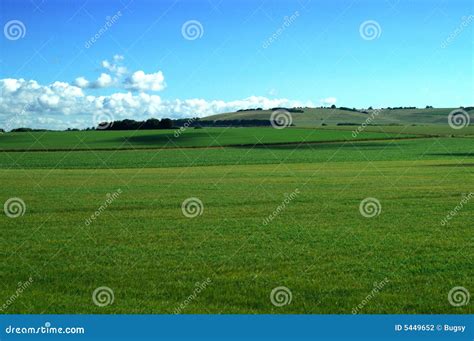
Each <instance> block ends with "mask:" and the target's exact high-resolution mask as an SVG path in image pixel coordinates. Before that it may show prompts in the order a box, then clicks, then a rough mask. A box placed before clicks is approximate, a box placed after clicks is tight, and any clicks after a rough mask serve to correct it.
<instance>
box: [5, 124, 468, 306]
mask: <svg viewBox="0 0 474 341" xmlns="http://www.w3.org/2000/svg"><path fill="white" fill-rule="evenodd" d="M328 128H329V127H324V129H297V128H286V129H282V130H276V129H271V128H232V129H225V128H207V129H198V130H194V129H189V130H187V131H186V132H185V133H184V134H183V135H181V136H179V137H177V138H176V137H174V135H173V134H174V131H158V132H157V131H141V132H138V133H137V132H48V133H41V132H38V133H33V134H29V133H18V134H3V135H0V150H2V152H1V153H0V178H1V183H2V186H1V187H0V199H1V200H2V202H6V201H7V200H8V199H9V198H11V197H18V198H21V199H22V200H23V201H24V202H25V204H26V212H25V213H24V215H23V216H20V217H18V218H9V217H7V216H6V215H4V214H3V215H2V216H1V217H0V221H1V225H2V227H3V233H2V238H1V239H0V243H1V245H0V250H1V251H0V252H1V253H2V259H3V261H2V262H1V263H0V266H1V269H0V273H1V286H0V297H1V299H2V301H7V300H8V299H9V298H10V297H11V296H12V295H13V294H14V293H15V291H16V290H17V288H18V283H19V282H25V281H27V280H28V278H30V277H31V278H32V284H31V285H30V286H28V288H26V289H25V290H24V291H23V293H22V294H21V295H20V296H19V297H18V298H16V299H15V300H13V302H12V303H11V304H9V305H8V306H7V307H6V308H5V306H4V307H3V308H2V312H3V313H50V314H54V313H100V314H102V313H174V312H176V309H177V308H178V307H180V306H184V308H180V310H179V312H180V313H204V314H206V313H345V314H351V313H352V311H353V309H354V308H355V307H357V306H358V305H360V304H361V302H363V301H364V300H366V298H367V296H368V295H369V294H370V293H371V291H372V290H373V288H374V283H380V282H382V281H384V280H385V279H387V281H388V282H387V284H385V285H384V286H383V288H382V289H381V290H380V292H379V293H377V295H374V296H373V297H372V298H371V299H370V300H368V301H367V302H366V304H363V307H362V308H360V309H359V311H358V312H359V313H367V314H375V313H384V314H385V313H392V314H395V313H407V314H412V313H418V314H431V313H448V314H459V313H460V314H467V313H473V312H474V310H473V308H472V307H473V306H472V304H468V305H465V306H461V307H455V306H453V305H451V304H450V303H449V301H448V293H449V291H450V290H451V289H452V288H453V287H456V286H462V287H465V288H467V289H468V290H469V291H470V292H473V291H474V285H473V284H474V283H473V278H474V276H473V275H474V271H473V267H472V257H473V256H474V252H473V250H474V247H473V246H474V240H473V237H472V216H473V213H474V203H473V202H469V203H467V204H466V205H464V206H463V208H462V210H459V212H458V213H457V215H456V216H455V217H453V218H452V220H450V222H449V223H448V224H447V225H444V226H443V225H442V224H441V221H442V219H443V218H444V217H446V215H447V214H448V213H449V212H450V211H451V210H453V209H454V208H455V207H456V206H457V205H459V203H460V201H461V200H462V199H463V195H464V196H465V195H467V194H469V193H471V192H474V189H473V187H472V184H473V183H474V182H473V180H474V173H473V171H474V138H472V137H471V136H470V132H467V133H466V130H465V131H464V133H459V132H454V130H451V131H453V133H452V134H450V131H449V130H448V129H446V128H445V127H439V129H436V128H435V127H429V129H428V128H423V129H421V128H420V127H413V128H419V129H418V130H416V129H415V130H410V129H409V128H410V127H406V128H405V127H369V128H370V129H369V128H367V131H366V132H364V133H362V134H360V135H359V136H358V137H357V139H354V138H352V136H351V129H348V128H350V127H337V129H339V130H335V129H336V127H332V129H331V130H329V129H328ZM465 129H467V130H469V129H471V127H468V128H465ZM463 130H464V129H463ZM469 131H471V130H469ZM434 135H436V136H434ZM451 135H456V136H451ZM364 140H365V141H364ZM208 147H212V148H208ZM118 190H120V191H121V193H120V195H118V196H117V197H116V198H115V199H114V200H113V201H112V202H111V203H110V204H108V205H107V207H106V209H104V210H101V206H104V203H105V202H106V200H107V199H108V198H110V196H107V194H112V193H117V191H118ZM296 190H297V192H298V194H297V195H295V196H294V198H293V199H292V200H288V198H289V196H290V195H292V194H294V193H295V191H296ZM192 197H195V198H199V199H200V200H201V201H202V204H203V210H202V214H201V215H199V216H197V217H194V218H189V217H186V216H185V215H184V214H183V212H182V208H181V205H182V203H183V201H184V200H186V199H187V198H192ZM369 197H370V198H376V199H378V200H379V202H380V205H381V206H380V207H381V211H380V214H378V215H376V216H374V217H371V218H367V217H364V216H363V215H362V214H361V213H360V211H359V205H360V203H361V201H362V200H364V199H365V198H369ZM285 199H286V200H287V203H286V204H285V206H284V208H283V209H278V207H279V206H280V208H281V206H282V203H284V202H285ZM277 210H278V211H279V212H278V213H277V214H274V212H276V211H277ZM97 211H100V214H99V215H98V216H97V218H96V219H94V220H93V221H90V222H89V223H88V224H87V223H86V222H87V219H88V218H89V217H90V216H91V215H92V214H94V212H97ZM269 216H272V217H273V219H272V220H271V221H270V222H268V219H267V221H266V220H265V219H266V218H268V217H269ZM207 279H209V280H208V281H209V284H208V285H207V286H206V287H205V289H203V290H202V291H201V292H199V293H198V294H197V295H195V296H194V297H193V298H192V299H189V297H190V296H191V295H193V293H195V289H196V285H197V283H203V282H205V281H206V280H207ZM101 286H106V287H109V288H111V289H112V290H113V292H114V302H113V304H110V305H107V306H105V307H99V306H97V305H95V304H94V303H93V301H92V294H93V292H94V290H95V289H96V288H98V287H101ZM280 286H284V287H287V288H288V289H289V290H290V291H291V294H292V300H291V303H290V304H288V305H284V306H282V307H278V306H275V305H274V304H272V302H271V299H270V294H271V292H272V290H273V289H274V288H276V287H280Z"/></svg>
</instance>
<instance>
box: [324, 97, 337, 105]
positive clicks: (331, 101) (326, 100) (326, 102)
mask: <svg viewBox="0 0 474 341" xmlns="http://www.w3.org/2000/svg"><path fill="white" fill-rule="evenodd" d="M336 102H337V99H336V97H326V98H323V99H321V103H322V104H323V105H333V104H336Z"/></svg>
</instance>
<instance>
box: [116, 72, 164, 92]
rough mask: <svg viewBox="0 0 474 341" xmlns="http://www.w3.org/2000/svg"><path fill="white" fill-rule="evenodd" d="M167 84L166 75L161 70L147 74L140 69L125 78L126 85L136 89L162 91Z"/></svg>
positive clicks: (128, 87)
mask: <svg viewBox="0 0 474 341" xmlns="http://www.w3.org/2000/svg"><path fill="white" fill-rule="evenodd" d="M165 86H166V84H165V77H164V76H163V72H161V71H158V72H156V73H149V74H146V73H145V72H143V71H141V70H140V71H136V72H134V73H133V74H132V75H131V76H130V77H128V78H127V79H126V80H125V87H126V88H127V89H130V90H136V91H160V90H163V89H164V88H165Z"/></svg>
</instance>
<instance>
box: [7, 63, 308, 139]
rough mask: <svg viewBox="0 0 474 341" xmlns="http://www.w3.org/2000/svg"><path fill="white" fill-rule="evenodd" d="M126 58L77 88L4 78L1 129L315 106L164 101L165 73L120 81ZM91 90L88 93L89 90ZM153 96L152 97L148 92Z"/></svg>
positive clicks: (255, 98)
mask: <svg viewBox="0 0 474 341" xmlns="http://www.w3.org/2000/svg"><path fill="white" fill-rule="evenodd" d="M122 60H123V57H122V56H120V55H116V56H114V58H113V62H107V63H105V64H104V63H102V66H103V67H104V68H105V69H106V70H107V71H108V73H107V72H103V73H101V74H100V76H99V77H98V78H97V79H96V80H93V81H89V80H87V79H86V78H84V77H78V78H76V79H75V81H74V82H73V84H69V83H65V82H54V83H52V84H49V85H41V84H39V83H38V82H36V81H34V80H25V79H22V78H20V79H14V78H6V79H0V93H1V96H0V128H3V129H6V130H10V129H13V128H17V127H33V128H49V129H65V128H68V127H70V128H85V127H92V126H94V125H95V124H96V122H95V121H94V117H95V116H104V115H105V116H108V117H112V118H113V119H117V120H118V119H124V118H129V119H135V120H144V119H147V118H151V117H153V118H165V117H169V118H186V117H204V116H208V115H214V114H218V113H223V112H230V111H235V110H238V109H249V108H257V107H260V108H273V107H280V106H281V107H295V106H312V105H313V104H312V103H310V102H308V103H302V102H298V101H291V100H288V99H284V98H281V99H269V98H266V97H258V96H252V97H248V98H244V99H241V100H235V101H222V100H213V101H207V100H204V99H199V98H195V99H185V100H182V99H174V100H165V99H162V98H161V97H160V96H158V95H157V94H155V93H154V92H156V91H160V90H163V88H164V87H165V82H164V75H163V73H162V72H161V71H158V72H156V73H150V74H146V73H145V72H144V71H136V72H133V73H132V74H130V75H128V76H127V77H125V78H124V79H123V80H121V79H120V77H121V76H123V75H124V73H125V72H126V71H125V70H126V69H120V68H121V67H122V66H120V65H118V64H117V63H119V62H121V61H122ZM107 87H118V88H119V87H121V89H119V91H118V92H116V93H112V94H110V95H97V94H95V91H96V90H89V89H98V88H107ZM86 90H87V91H88V93H87V94H86V93H85V92H84V91H86ZM147 92H151V93H147Z"/></svg>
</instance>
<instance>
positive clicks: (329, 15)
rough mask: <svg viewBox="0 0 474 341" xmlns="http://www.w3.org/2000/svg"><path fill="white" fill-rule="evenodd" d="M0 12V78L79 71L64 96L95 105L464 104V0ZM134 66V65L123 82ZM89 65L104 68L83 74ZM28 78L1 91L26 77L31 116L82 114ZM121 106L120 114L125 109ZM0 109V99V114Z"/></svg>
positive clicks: (16, 4)
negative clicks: (10, 35) (192, 25)
mask: <svg viewBox="0 0 474 341" xmlns="http://www.w3.org/2000/svg"><path fill="white" fill-rule="evenodd" d="M0 10H1V11H0V12H1V14H0V18H1V23H2V26H4V35H3V36H2V37H1V38H2V39H1V43H0V44H1V45H0V48H1V52H0V59H1V63H0V79H15V80H19V79H23V80H25V81H31V80H34V81H35V82H37V83H38V84H39V86H41V87H48V86H49V85H51V84H53V83H54V82H57V81H59V82H62V83H67V84H68V85H70V86H71V87H77V85H78V83H77V78H79V77H82V78H84V79H87V80H88V82H89V83H88V86H86V87H82V88H81V90H82V92H83V93H82V95H81V96H80V95H78V94H77V93H76V95H77V96H78V97H84V98H85V97H86V96H91V98H92V97H94V101H96V102H97V103H98V101H99V100H98V99H97V98H99V97H100V98H102V99H101V100H100V101H101V102H100V103H101V104H97V103H96V102H94V103H96V104H94V105H95V107H100V110H103V111H106V109H107V107H106V104H110V102H113V101H112V100H111V98H110V97H109V96H113V95H114V94H127V93H130V95H129V96H130V97H128V98H125V97H124V96H125V95H121V97H120V96H118V97H117V96H116V97H115V98H116V99H118V101H120V102H124V101H125V102H127V101H128V102H127V103H129V102H130V101H133V100H137V101H142V100H143V101H145V102H146V105H149V106H150V108H149V110H145V112H146V113H144V115H145V116H160V115H165V114H167V116H173V115H175V116H176V115H177V116H186V115H189V114H190V112H191V111H194V110H196V111H197V112H198V113H199V115H204V114H206V113H209V114H212V113H214V112H215V111H221V110H223V111H226V110H228V109H233V108H234V107H235V106H239V105H241V106H244V107H245V106H251V105H253V104H255V103H257V104H265V103H269V104H273V103H275V100H276V101H278V100H280V102H278V103H279V104H280V103H281V104H294V103H299V104H308V103H309V104H312V105H317V106H319V105H321V104H323V103H325V104H327V103H333V102H334V101H335V102H336V104H337V105H341V106H349V107H368V106H373V107H385V106H420V107H421V106H422V107H424V106H425V105H433V106H435V107H457V106H461V105H464V106H467V105H473V104H474V103H473V102H474V101H473V98H474V96H473V93H474V91H473V90H474V84H473V69H474V64H473V63H474V62H473V41H474V39H473V38H474V35H473V33H474V31H473V27H474V17H473V16H472V15H473V14H474V11H473V2H472V1H468V0H451V1H447V0H446V1H436V0H433V1H428V0H416V1H415V0H412V1H407V0H387V1H383V0H382V1H375V0H373V1H350V0H335V1H289V0H286V1H285V0H279V1H278V0H277V1H258V0H254V1H250V0H241V1H217V0H203V1H198V0H195V1H172V0H163V1H151V0H147V1H143V0H133V1H130V0H122V1H99V0H89V1H82V0H80V1H65V0H63V1H60V0H54V1H49V0H45V1H41V0H35V1H33V0H32V1H29V0H20V1H18V0H15V1H13V0H1V8H0ZM117 13H120V16H118V19H117V20H115V21H114V23H112V24H111V25H110V27H109V28H108V29H107V30H106V31H105V32H103V33H101V34H100V37H99V38H98V39H97V41H95V42H94V43H92V44H89V45H90V46H86V45H87V42H88V41H90V38H91V37H93V36H94V35H96V34H97V33H98V32H99V30H100V29H101V27H103V26H104V25H105V23H106V21H107V19H106V18H107V17H108V18H109V19H110V18H111V17H113V16H114V15H116V16H117ZM285 17H286V18H285ZM116 18H117V17H116ZM12 20H18V21H20V22H21V23H22V24H23V25H24V27H25V32H24V36H22V37H20V38H18V39H7V37H6V33H5V26H6V25H7V23H9V22H11V21H12ZM190 20H194V21H197V22H198V23H199V24H200V26H201V27H202V30H201V27H198V30H200V34H199V36H198V37H197V38H196V39H191V40H190V39H186V37H184V36H183V33H182V28H183V25H184V24H185V23H186V22H188V21H190ZM285 22H286V25H285ZM365 22H369V24H368V25H369V26H370V25H372V27H373V28H375V35H374V36H370V27H369V28H368V29H369V33H367V34H369V35H367V34H366V35H365V36H364V35H363V34H361V30H362V29H363V27H364V25H363V23H365ZM370 23H372V24H370ZM361 25H362V27H361ZM272 36H273V37H274V38H273V41H271V42H270V41H269V39H270V38H271V37H272ZM371 38H374V39H371ZM113 56H117V58H116V61H114V59H113ZM104 60H107V61H108V62H109V65H112V66H116V67H119V66H121V67H123V68H124V69H125V68H126V72H125V71H124V72H123V73H122V74H121V75H119V76H120V77H117V74H116V73H114V72H113V71H111V70H110V68H109V69H104V67H103V61H104ZM137 71H142V74H137V75H136V79H135V81H136V82H134V81H131V80H130V79H131V78H130V77H131V76H132V75H133V73H134V72H137ZM158 72H161V76H160V75H158ZM102 73H106V74H107V75H108V76H110V78H111V80H110V81H106V82H103V83H101V82H96V80H97V79H98V77H99V76H100V75H101V74H102ZM146 75H150V77H146ZM139 76H140V77H139ZM160 77H163V78H164V79H159V78H160ZM119 78H120V79H119ZM102 79H103V80H104V78H102ZM106 80H108V78H107V79H106ZM94 82H96V83H94ZM145 83H146V84H145ZM32 84H33V83H29V85H27V84H26V83H22V84H20V83H17V84H16V85H15V84H12V81H10V83H9V85H8V86H6V85H5V89H7V90H9V91H6V92H5V91H4V94H5V93H7V95H9V96H13V91H12V90H15V92H19V91H22V92H23V93H26V92H27V91H29V90H28V89H32V88H33V90H34V91H33V92H32V93H31V96H30V97H29V98H28V100H29V101H31V100H32V99H31V98H33V97H34V96H38V97H41V96H43V95H44V96H43V100H42V101H40V104H41V105H36V103H35V104H32V105H30V106H29V108H30V109H31V111H32V113H31V114H32V115H43V116H44V117H50V118H51V120H49V121H50V123H43V124H51V125H53V124H54V120H55V119H57V118H58V117H60V116H61V115H63V116H64V115H66V116H69V117H68V118H69V119H70V121H71V122H72V121H74V120H75V119H76V118H77V120H76V123H77V124H79V125H80V124H81V123H80V122H82V123H85V121H84V117H83V116H81V115H80V114H83V115H86V113H82V112H81V113H79V112H78V109H71V111H67V110H66V111H64V110H62V108H61V105H64V106H66V105H70V106H71V105H73V104H71V103H69V102H70V101H68V100H67V99H63V97H62V96H61V95H60V94H57V93H55V94H54V95H55V96H57V97H58V98H59V99H58V100H56V98H54V99H53V100H52V99H51V98H46V97H45V96H50V95H51V93H50V92H51V91H52V92H55V91H59V90H58V87H56V88H54V89H53V88H51V87H50V88H49V89H50V91H49V90H48V88H44V89H42V90H38V89H35V87H36V85H34V84H33V85H32ZM84 84H85V83H84ZM92 84H95V85H92ZM102 85H103V86H102ZM153 85H156V86H153ZM5 89H4V90H5ZM44 91H45V92H46V94H44V93H43V92H44ZM48 91H49V92H48ZM73 92H74V91H73V90H71V92H70V93H73ZM23 95H24V94H23ZM76 95H75V96H76ZM145 95H148V96H155V97H146V96H145ZM16 96H19V94H18V93H17V94H16ZM24 96H26V95H24ZM140 96H142V97H140ZM68 98H70V96H69V97H68ZM248 98H253V99H252V100H246V99H248ZM255 98H258V99H255ZM24 100H25V99H24V98H21V99H19V98H17V100H16V102H21V101H24ZM82 100H83V99H82ZM33 101H34V99H33ZM90 101H92V99H91V100H90ZM158 101H159V104H157V103H158ZM285 101H286V102H285ZM6 102H8V104H9V105H12V103H14V102H15V99H14V98H12V99H11V100H10V101H6V100H5V101H4V104H5V103H6ZM63 102H64V103H63ZM106 102H107V103H106ZM211 102H212V103H211ZM79 103H82V102H81V101H79ZM140 103H141V102H140ZM153 103H155V104H156V105H155V104H153ZM183 103H185V105H184V108H183V105H182V104H183ZM210 103H211V104H210ZM115 105H119V104H117V103H115ZM153 105H154V107H153V108H152V107H151V106H153ZM81 106H82V107H84V104H83V103H82V104H81ZM132 106H133V105H132ZM163 106H166V108H164V107H163ZM114 108H115V107H114ZM108 109H110V110H112V109H113V108H112V107H109V108H108ZM108 109H107V110H108ZM120 109H123V110H122V111H120V110H119V117H120V116H124V115H125V114H126V109H127V107H126V105H125V108H123V107H121V108H120ZM5 110H6V109H5V105H4V106H3V107H2V106H0V115H2V114H3V115H6V114H7V113H5V112H4V111H5ZM84 110H85V109H84ZM180 110H183V112H182V113H179V112H178V111H180ZM2 111H3V112H2ZM142 114H143V113H142ZM76 116H77V117H76ZM80 116H81V117H82V118H79V117H80ZM135 116H136V115H135ZM135 116H134V117H135ZM165 116H166V115H165ZM131 118H133V117H131ZM43 121H44V120H43ZM44 122H47V120H46V121H44ZM56 123H57V122H56Z"/></svg>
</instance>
